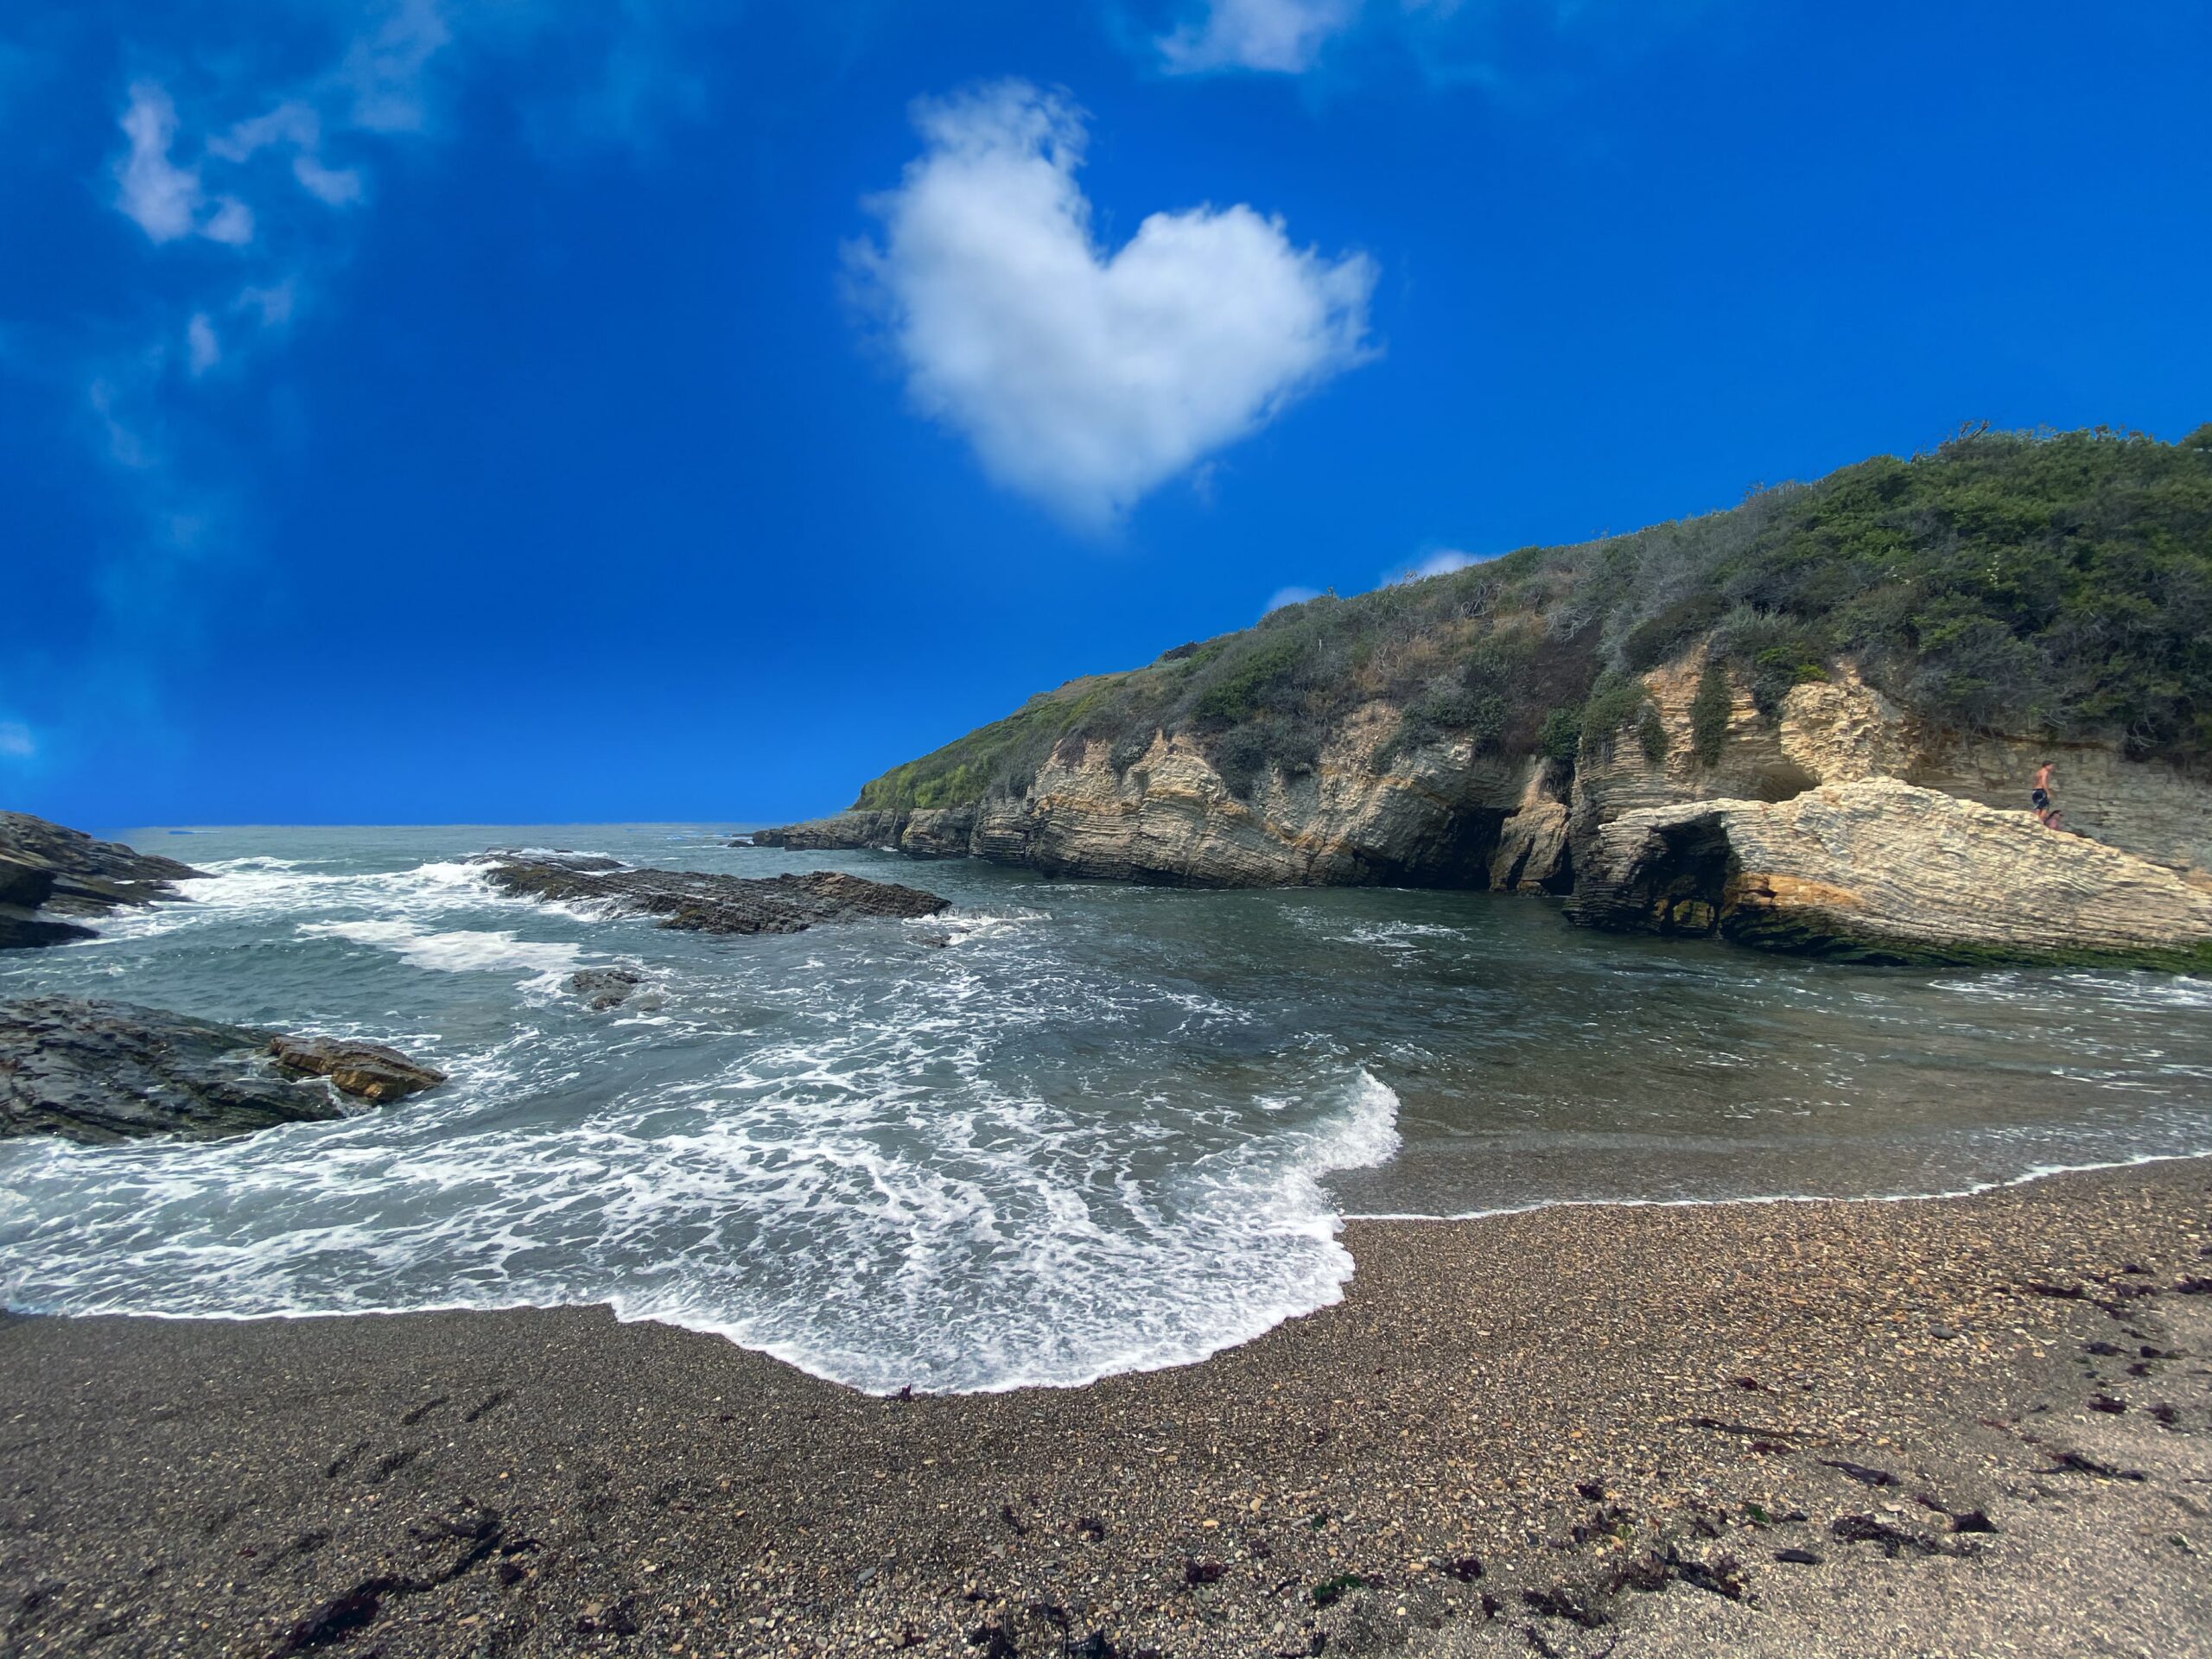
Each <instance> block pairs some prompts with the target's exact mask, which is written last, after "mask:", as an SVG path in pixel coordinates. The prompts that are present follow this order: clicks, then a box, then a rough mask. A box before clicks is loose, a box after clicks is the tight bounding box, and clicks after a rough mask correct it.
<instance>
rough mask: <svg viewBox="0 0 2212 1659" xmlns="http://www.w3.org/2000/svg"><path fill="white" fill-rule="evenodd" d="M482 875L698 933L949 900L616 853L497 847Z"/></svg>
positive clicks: (935, 908) (857, 880)
mask: <svg viewBox="0 0 2212 1659" xmlns="http://www.w3.org/2000/svg"><path fill="white" fill-rule="evenodd" d="M485 860H486V862H487V863H488V864H489V865H490V867H491V868H490V869H489V870H488V871H487V872H486V876H485V880H487V881H489V882H490V883H491V884H492V885H493V887H497V888H498V889H499V891H500V892H502V893H508V894H511V895H512V896H513V897H516V898H519V899H542V900H547V901H551V902H556V903H562V904H581V905H585V906H594V907H598V908H603V909H604V910H606V911H607V912H609V913H610V914H613V915H639V916H652V917H656V918H658V925H660V926H662V927H671V928H679V929H682V930H683V931H688V932H693V933H803V932H804V931H806V930H807V929H808V928H810V927H818V926H821V925H823V924H825V923H836V922H861V921H874V920H884V919H888V920H898V921H906V920H911V919H913V918H918V917H923V916H935V915H938V914H939V913H940V912H944V911H945V910H948V909H950V907H951V901H950V899H940V898H938V895H937V894H935V893H925V892H923V891H922V890H921V889H920V888H918V887H900V886H899V884H897V883H896V882H892V881H870V880H867V879H866V878H864V877H861V876H857V875H847V874H844V873H842V871H837V870H813V871H810V872H809V873H808V874H804V875H792V874H785V875H776V876H760V877H754V876H738V875H715V874H707V873H706V872H703V871H700V870H639V869H630V868H626V867H625V866H623V865H622V864H621V863H620V861H617V860H614V859H611V858H599V857H592V856H588V855H577V854H565V853H563V854H553V855H535V854H532V855H523V854H512V853H502V852H496V851H495V852H492V853H487V854H486V855H485Z"/></svg>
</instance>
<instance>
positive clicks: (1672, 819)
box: [753, 648, 2212, 962]
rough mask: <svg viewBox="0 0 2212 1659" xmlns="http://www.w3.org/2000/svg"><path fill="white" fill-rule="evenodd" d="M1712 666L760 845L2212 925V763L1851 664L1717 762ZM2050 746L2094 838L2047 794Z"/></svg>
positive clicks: (1907, 944)
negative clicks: (2026, 717) (2171, 759)
mask: <svg viewBox="0 0 2212 1659" xmlns="http://www.w3.org/2000/svg"><path fill="white" fill-rule="evenodd" d="M1704 671H1705V655H1704V652H1703V651H1702V649H1701V648H1700V649H1696V650H1693V651H1691V652H1688V653H1686V654H1685V655H1684V656H1682V657H1681V658H1678V659H1677V660H1676V661H1675V662H1672V663H1669V664H1662V665H1661V666H1660V667H1657V668H1655V669H1653V670H1651V671H1649V672H1648V673H1646V674H1644V675H1643V676H1642V677H1641V683H1642V686H1643V691H1644V694H1645V696H1646V697H1647V698H1648V706H1649V720H1650V721H1653V722H1656V731H1651V730H1647V729H1646V728H1645V727H1644V723H1643V722H1644V718H1645V717H1644V715H1643V712H1642V711H1641V710H1639V711H1638V713H1637V715H1636V716H1635V717H1633V718H1631V719H1630V720H1629V721H1627V722H1626V723H1625V724H1624V726H1623V728H1622V729H1621V730H1619V731H1618V732H1616V733H1613V734H1610V735H1607V734H1598V733H1586V734H1585V736H1584V740H1583V741H1582V742H1581V744H1580V747H1579V748H1578V750H1577V753H1576V754H1575V756H1574V759H1573V762H1572V763H1571V764H1569V763H1566V762H1561V761H1556V760H1544V759H1542V758H1541V757H1530V758H1526V759H1518V760H1506V759H1503V758H1501V757H1499V756H1497V755H1496V754H1494V753H1484V751H1482V750H1481V749H1480V748H1479V747H1478V746H1477V745H1476V744H1474V743H1473V742H1471V741H1465V740H1459V741H1451V740H1446V741H1431V742H1428V743H1426V744H1422V745H1420V746H1417V747H1410V748H1404V747H1398V746H1396V745H1395V744H1394V743H1393V741H1392V740H1393V739H1394V737H1395V735H1396V734H1397V733H1398V730H1399V727H1400V722H1401V721H1402V718H1403V716H1402V713H1401V711H1400V710H1398V709H1395V708H1392V707H1390V706H1389V705H1388V704H1384V703H1379V702H1377V703H1370V704H1368V705H1365V706H1363V708H1361V709H1359V710H1358V711H1357V713H1356V714H1355V715H1353V716H1352V717H1351V719H1349V720H1347V721H1344V723H1343V724H1342V725H1341V726H1340V727H1339V728H1338V729H1337V730H1336V732H1335V733H1334V734H1332V737H1331V739H1330V741H1328V742H1327V743H1326V744H1325V745H1324V747H1322V750H1321V752H1320V754H1319V760H1318V763H1317V764H1316V765H1315V766H1313V768H1312V769H1311V770H1306V771H1301V772H1295V773H1286V772H1282V771H1281V770H1270V771H1268V772H1266V773H1264V774H1263V775H1262V776H1261V777H1260V778H1258V779H1255V780H1254V781H1253V782H1251V783H1250V784H1249V785H1248V786H1247V787H1246V788H1244V789H1243V791H1239V790H1237V789H1235V788H1232V787H1231V785H1230V782H1229V780H1228V779H1225V778H1224V776H1223V775H1222V772H1220V770H1219V769H1218V768H1217V766H1215V764H1214V763H1213V761H1212V760H1211V759H1210V758H1209V756H1208V753H1207V752H1206V750H1205V747H1203V746H1202V745H1201V744H1200V743H1199V742H1198V741H1194V740H1193V739H1192V738H1190V737H1188V736H1186V735H1184V734H1175V735H1173V736H1169V735H1163V734H1157V733H1155V734H1154V738H1153V741H1152V743H1151V746H1150V747H1149V748H1148V749H1147V750H1146V751H1145V753H1143V754H1142V755H1141V758H1139V759H1137V760H1135V761H1134V762H1127V763H1125V764H1123V765H1121V766H1116V765H1115V764H1114V760H1113V757H1112V756H1111V755H1110V754H1109V753H1108V750H1107V748H1106V746H1104V745H1103V744H1099V743H1090V744H1085V743H1083V742H1081V741H1077V742H1074V743H1072V744H1069V745H1065V746H1063V747H1062V748H1060V749H1058V750H1057V751H1055V752H1054V753H1053V754H1052V758H1051V759H1050V760H1049V761H1048V762H1047V763H1046V764H1045V765H1044V766H1041V767H1040V768H1039V771H1038V772H1037V774H1036V776H1035V778H1034V779H1033V781H1032V782H1031V783H1030V785H1028V786H1027V788H1026V789H1025V790H1023V791H1021V792H1020V793H1019V794H1014V793H1011V792H1007V793H1001V794H996V795H994V796H991V797H989V798H986V799H984V800H982V801H981V802H978V803H976V804H968V805H961V806H955V807H944V808H937V809H925V810H903V811H892V810H877V811H853V812H847V813H841V814H838V815H836V816H834V817H829V818H824V819H817V820H816V821H814V822H812V823H805V824H799V825H793V826H791V827H788V828H785V829H767V830H762V831H760V832H758V833H757V834H756V835H755V836H753V840H754V841H755V842H757V843H759V844H761V845H766V846H785V847H790V848H792V849H806V850H821V849H839V848H880V849H890V850H896V851H899V852H901V853H906V854H908V855H914V856H919V857H963V856H973V857H982V858H988V859H992V860H995V861H1000V862H1003V863H1009V864H1016V865H1022V866H1026V867H1028V868H1033V869H1038V870H1041V871H1046V872H1048V873H1052V874H1071V875H1080V876H1090V877H1098V878H1103V879H1109V880H1144V881H1158V882H1167V883H1174V884H1181V885H1188V886H1195V887H1262V886H1342V885H1357V884H1378V883H1379V884H1402V885H1408V886H1427V887H1489V888H1494V889H1497V890H1499V891H1507V892H1511V891H1519V892H1547V893H1572V894H1573V895H1574V897H1573V902H1572V904H1571V906H1570V914H1572V915H1573V917H1574V918H1575V919H1577V920H1579V921H1582V922H1585V923H1587V924H1590V925H1599V926H1606V927H1614V928H1637V929H1652V930H1656V931H1666V932H1675V933H1690V934H1712V935H1717V936H1719V937H1722V938H1730V939H1733V940H1737V941H1738V942H1741V943H1744V944H1761V945H1765V946H1768V947H1770V948H1777V949H1789V950H1827V951H1833V952H1836V953H1840V954H1850V955H1856V956H1860V957H1887V958H1891V959H1903V958H1905V957H1912V958H1915V959H1935V958H1942V957H1946V956H1948V957H1951V958H1954V959H1960V960H1965V959H1969V958H1974V959H1979V958H1980V957H1983V956H1986V955H1989V954H1993V953H2011V954H2015V955H2023V956H2031V957H2032V956H2041V957H2074V956H2129V955H2133V956H2134V957H2139V958H2140V959H2143V960H2157V961H2160V962H2169V961H2177V960H2179V959H2180V957H2184V956H2186V954H2187V953H2188V952H2190V951H2191V950H2196V949H2197V948H2198V947H2199V946H2200V945H2202V944H2204V943H2205V942H2206V941H2208V940H2212V878H2208V877H2207V876H2206V875H2205V874H2203V872H2204V870H2205V869H2206V868H2207V867H2208V866H2212V788H2208V786H2207V785H2205V784H2204V783H2202V782H2201V781H2199V780H2197V779H2193V778H2191V777H2189V776H2187V775H2185V774H2183V773H2182V772H2178V771H2177V770H2175V769H2174V768H2172V767H2170V766H2164V765H2162V764H2158V763H2154V762H2139V761H2132V760H2126V759H2125V758H2123V757H2122V756H2121V754H2120V752H2119V751H2118V749H2117V748H2116V747H2110V746H2101V745H2096V744H2088V743H2079V742H2075V743H2042V742H2038V741H2033V740H2028V739H2018V738H2005V737H1994V736H1975V737H1963V738H1962V737H1960V736H1958V735H1956V734H1951V733H1948V732H1944V731H1941V730H1937V729H1933V728H1929V727H1927V726H1925V725H1923V723H1922V722H1921V721H1918V720H1916V718H1915V717H1914V716H1913V715H1911V714H1910V712H1908V711H1906V710H1904V709H1900V708H1898V707H1897V705H1896V704H1895V703H1894V702H1892V701H1891V699H1890V698H1888V697H1885V696H1883V695H1882V694H1881V693H1880V692H1879V691H1878V690H1874V689H1873V688H1872V687H1871V686H1869V685H1868V684H1866V683H1865V681H1864V680H1863V679H1862V678H1861V677H1859V674H1858V673H1857V672H1856V671H1854V670H1853V668H1852V666H1851V665H1850V664H1840V665H1839V666H1838V667H1837V668H1836V670H1835V671H1834V672H1832V674H1831V675H1830V677H1828V678H1827V679H1826V680H1825V681H1821V682H1816V683H1807V684H1802V685H1799V686H1796V687H1795V688H1793V689H1792V690H1789V693H1788V694H1787V695H1786V696H1784V697H1783V699H1782V702H1781V705H1780V708H1779V709H1778V710H1777V712H1776V713H1775V714H1774V715H1772V716H1771V717H1770V716H1769V715H1765V714H1763V713H1762V712H1761V711H1760V710H1759V709H1758V706H1757V705H1756V703H1755V702H1754V701H1753V699H1752V697H1751V693H1750V691H1749V690H1748V689H1746V688H1745V687H1744V686H1742V685H1741V684H1738V683H1731V685H1730V692H1731V703H1730V708H1729V711H1728V718H1727V723H1726V734H1725V735H1724V736H1723V738H1722V741H1720V743H1719V752H1718V754H1717V756H1716V757H1715V758H1713V760H1710V761H1707V760H1700V758H1699V756H1698V754H1697V753H1696V745H1695V742H1694V733H1693V729H1692V728H1693V712H1692V705H1693V703H1694V699H1695V696H1696V690H1697V686H1698V683H1699V681H1700V677H1702V676H1703V674H1704ZM1655 749H1656V753H1654V752H1653V751H1654V750H1655ZM2043 760H2051V761H2052V762H2054V764H2055V765H2056V768H2057V772H2056V783H2057V785H2058V789H2059V794H2060V798H2061V801H2062V803H2063V805H2064V806H2065V808H2066V810H2067V815H2068V820H2069V829H2073V830H2076V831H2078V832H2080V833H2074V834H2057V833H2054V832H2052V831H2050V830H2048V829H2044V827H2043V826H2042V825H2041V824H2040V823H2037V821H2036V820H2035V818H2034V817H2032V816H2031V814H2030V813H2029V812H2028V811H2027V810H2025V806H2026V796H2027V790H2028V787H2029V782H2030V779H2031V777H2032V776H2033V773H2034V772H2035V768H2036V766H2037V764H2038V763H2039V762H2041V761H2043Z"/></svg>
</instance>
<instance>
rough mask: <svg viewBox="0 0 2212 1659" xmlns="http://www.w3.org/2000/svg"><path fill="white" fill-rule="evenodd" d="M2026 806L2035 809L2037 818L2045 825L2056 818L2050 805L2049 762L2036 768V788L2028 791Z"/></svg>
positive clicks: (2055, 813)
mask: <svg viewBox="0 0 2212 1659" xmlns="http://www.w3.org/2000/svg"><path fill="white" fill-rule="evenodd" d="M2028 804H2029V805H2030V806H2032V807H2033V808H2035V810H2036V817H2037V819H2038V820H2040V821H2041V822H2042V823H2044V824H2046V825H2049V824H2050V821H2051V820H2052V819H2053V818H2054V817H2056V816H2057V811H2056V809H2055V808H2054V807H2053V806H2052V805H2051V804H2050V761H2048V760H2046V761H2044V763H2043V764H2042V765H2041V766H2037V768H2036V786H2035V787H2034V788H2033V789H2031V790H2030V791H2028ZM2052 827H2054V828H2055V827H2056V826H2052Z"/></svg>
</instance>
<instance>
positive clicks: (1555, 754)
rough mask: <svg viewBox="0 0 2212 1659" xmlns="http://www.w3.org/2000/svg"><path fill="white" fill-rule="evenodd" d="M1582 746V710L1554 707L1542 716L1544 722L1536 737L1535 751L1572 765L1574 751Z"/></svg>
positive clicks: (1578, 707) (1547, 757) (1548, 758)
mask: <svg viewBox="0 0 2212 1659" xmlns="http://www.w3.org/2000/svg"><path fill="white" fill-rule="evenodd" d="M1581 746H1582V710H1581V709H1580V706H1577V707H1575V708H1573V709H1553V710H1552V711H1551V713H1549V714H1548V715H1545V716H1544V723H1543V726H1542V728H1541V729H1540V730H1539V732H1538V734H1537V737H1536V753H1539V754H1541V755H1542V756H1543V757H1544V758H1545V759H1546V760H1564V761H1566V762H1567V764H1568V765H1570V766H1572V765H1573V762H1574V755H1575V751H1576V750H1577V749H1579V748H1580V747H1581Z"/></svg>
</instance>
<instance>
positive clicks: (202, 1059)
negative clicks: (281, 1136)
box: [0, 996, 444, 1146]
mask: <svg viewBox="0 0 2212 1659" xmlns="http://www.w3.org/2000/svg"><path fill="white" fill-rule="evenodd" d="M286 1045H289V1046H291V1047H292V1048H294V1049H295V1050H302V1051H313V1052H315V1053H316V1054H317V1056H318V1058H321V1057H324V1056H327V1057H329V1058H331V1059H332V1065H331V1066H330V1067H329V1068H328V1069H327V1070H326V1069H325V1068H324V1067H322V1066H321V1065H320V1064H318V1065H316V1066H315V1068H313V1069H315V1070H316V1071H321V1072H323V1074H324V1075H327V1076H329V1077H330V1079H331V1081H332V1082H333V1083H334V1084H337V1085H338V1086H339V1087H340V1088H345V1089H348V1090H349V1092H352V1093H355V1094H359V1095H360V1096H362V1097H363V1098H365V1099H370V1100H378V1101H382V1100H388V1099H393V1098H397V1095H396V1094H394V1093H392V1092H391V1091H390V1085H391V1084H393V1083H394V1082H396V1081H397V1080H400V1079H403V1078H412V1077H423V1078H427V1079H429V1082H428V1083H415V1084H411V1086H410V1088H409V1089H406V1090H400V1092H411V1091H412V1089H414V1088H425V1087H428V1086H429V1083H441V1082H443V1081H444V1077H443V1075H442V1073H439V1072H436V1071H430V1070H429V1068H427V1067H423V1066H416V1065H413V1064H412V1063H411V1062H410V1061H409V1060H407V1059H406V1058H404V1056H402V1055H400V1054H397V1053H396V1052H393V1051H392V1050H391V1049H387V1048H384V1047H382V1046H379V1045H377V1044H374V1043H346V1042H330V1041H328V1040H327V1039H306V1040H305V1042H304V1043H302V1042H299V1041H297V1040H296V1039H288V1038H283V1037H279V1036H277V1035H276V1034H275V1033H270V1032H267V1031H257V1030H254V1029H252V1028H251V1027H244V1026H226V1025H223V1024H220V1023H219V1022H217V1021H215V1020H195V1019H193V1018H191V1017H190V1016H188V1015H186V1014H170V1013H168V1012H167V1011H165V1010H163V1009H160V1008H147V1007H137V1006H136V1005H134V1004H131V1003H127V1002H95V1001H86V1000H85V999H82V998H79V997H67V996H41V997H32V998H29V999H27V1000H25V1001H20V1002H12V1003H7V1004H0V1139H4V1138H6V1137H9V1136H12V1135H60V1137H62V1138H63V1139H64V1140H67V1141H80V1142H83V1143H85V1144H86V1145H93V1146H98V1145H105V1144H108V1143H111V1142H114V1141H131V1140H138V1139H142V1138H143V1137H145V1136H148V1135H178V1136H181V1137H182V1138H183V1139H186V1140H190V1141H210V1140H214V1139H217V1138H219V1137H220V1136H224V1135H245V1134H250V1133H251V1132H252V1131H253V1130H256V1129H265V1128H270V1127H271V1126H272V1125H275V1124H278V1123H301V1122H322V1121H327V1120H328V1119H332V1118H337V1117H342V1116H345V1113H344V1110H343V1109H341V1108H340V1105H339V1103H337V1101H335V1100H334V1099H333V1098H332V1097H331V1093H330V1090H328V1089H327V1088H326V1087H324V1086H323V1085H322V1084H321V1083H319V1082H314V1081H310V1080H308V1078H307V1077H287V1076H285V1075H283V1073H282V1072H281V1071H278V1070H277V1068H276V1067H274V1066H272V1065H270V1062H269V1060H268V1058H266V1056H267V1055H268V1053H269V1052H272V1051H274V1050H276V1049H277V1048H278V1047H279V1046H286ZM340 1056H345V1057H350V1058H349V1060H347V1061H346V1062H343V1063H341V1062H340V1060H339V1058H337V1057H340ZM378 1090H384V1092H378Z"/></svg>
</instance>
